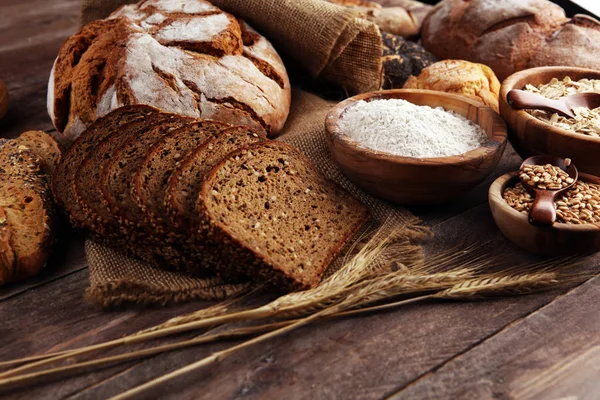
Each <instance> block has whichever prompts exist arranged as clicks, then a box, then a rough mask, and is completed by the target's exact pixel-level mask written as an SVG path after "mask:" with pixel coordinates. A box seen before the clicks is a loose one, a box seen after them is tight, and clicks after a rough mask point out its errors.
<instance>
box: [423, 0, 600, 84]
mask: <svg viewBox="0 0 600 400" xmlns="http://www.w3.org/2000/svg"><path fill="white" fill-rule="evenodd" d="M421 34H422V40H423V46H424V47H425V48H426V49H427V50H429V51H431V52H432V53H433V54H434V55H436V56H437V57H438V58H440V59H446V58H451V59H464V60H468V61H473V62H478V63H482V64H485V65H487V66H489V67H490V68H492V70H493V71H494V72H495V73H496V75H497V76H498V79H499V80H500V81H502V80H504V79H505V78H506V77H508V76H509V75H511V74H512V73H514V72H517V71H520V70H523V69H526V68H532V67H540V66H545V65H568V66H575V67H585V68H592V69H600V58H599V57H598V54H599V53H600V22H598V21H596V20H595V19H593V18H590V17H581V16H576V17H575V18H573V19H569V18H567V17H566V15H565V12H564V10H563V9H562V8H561V7H559V6H558V5H556V4H554V3H552V2H551V1H548V0H505V1H489V0H471V1H464V0H443V1H441V2H440V3H439V4H437V5H436V6H435V7H434V9H433V11H432V12H431V13H430V14H429V15H428V16H427V17H426V18H425V20H424V21H423V29H422V32H421Z"/></svg>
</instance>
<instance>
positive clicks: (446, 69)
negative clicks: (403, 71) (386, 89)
mask: <svg viewBox="0 0 600 400" xmlns="http://www.w3.org/2000/svg"><path fill="white" fill-rule="evenodd" d="M404 88H405V89H426V90H437V91H440V92H446V93H456V94H460V95H463V96H467V97H469V98H471V99H473V100H477V101H479V102H480V103H482V104H484V105H486V106H488V107H490V108H492V109H493V110H494V111H496V112H498V95H499V93H500V82H499V81H498V78H496V75H494V71H492V70H491V69H490V68H489V67H488V66H486V65H483V64H477V63H472V62H469V61H464V60H443V61H439V62H436V63H435V64H432V65H430V66H429V67H427V68H425V69H424V70H423V71H421V74H420V75H419V76H418V77H417V76H411V77H410V78H408V80H407V81H406V83H405V84H404Z"/></svg>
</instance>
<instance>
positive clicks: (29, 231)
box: [0, 174, 54, 285]
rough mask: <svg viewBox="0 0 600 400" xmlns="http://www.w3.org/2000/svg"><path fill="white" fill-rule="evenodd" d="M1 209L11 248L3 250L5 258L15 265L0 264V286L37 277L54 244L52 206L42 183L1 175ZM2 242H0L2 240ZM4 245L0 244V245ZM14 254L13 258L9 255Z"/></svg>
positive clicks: (4, 259) (5, 232)
mask: <svg viewBox="0 0 600 400" xmlns="http://www.w3.org/2000/svg"><path fill="white" fill-rule="evenodd" d="M0 181H2V185H0V208H1V209H2V210H3V214H4V216H1V217H0V218H2V220H4V222H3V223H1V224H0V229H1V228H2V226H3V225H8V226H9V227H10V230H7V229H4V233H3V236H4V237H6V236H7V235H8V247H9V248H10V250H7V249H6V247H7V246H6V243H4V245H3V247H5V249H4V251H3V252H4V254H6V257H1V258H2V260H3V261H5V262H9V261H11V260H12V265H8V264H4V265H3V264H0V270H2V271H1V272H0V285H2V284H4V283H7V282H13V281H16V280H21V279H25V278H28V277H30V276H33V275H35V274H37V273H38V272H39V271H40V270H41V269H42V268H43V266H44V265H45V263H46V260H47V259H48V256H49V254H50V250H51V245H52V243H53V242H54V239H53V236H52V228H53V226H54V217H53V204H52V199H51V196H50V191H49V188H48V187H47V186H46V189H45V190H43V189H41V188H40V186H39V182H35V183H33V184H32V183H31V182H29V181H27V180H25V179H23V178H18V177H9V176H7V175H4V174H3V175H0ZM2 240H3V239H0V241H2ZM0 246H1V245H0ZM10 251H12V256H11V254H10Z"/></svg>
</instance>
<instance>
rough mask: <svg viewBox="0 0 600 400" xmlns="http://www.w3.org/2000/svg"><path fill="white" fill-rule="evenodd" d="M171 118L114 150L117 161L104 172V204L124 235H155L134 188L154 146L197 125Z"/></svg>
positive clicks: (185, 118)
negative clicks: (132, 193) (183, 128)
mask: <svg viewBox="0 0 600 400" xmlns="http://www.w3.org/2000/svg"><path fill="white" fill-rule="evenodd" d="M169 115H170V116H172V117H171V118H169V119H168V120H167V121H165V122H162V123H160V124H157V125H156V126H154V127H153V128H152V129H151V130H149V131H147V132H146V133H145V134H144V135H140V136H134V137H130V138H129V140H127V141H126V142H125V143H122V144H120V146H119V147H118V148H115V153H114V157H113V158H112V159H111V160H109V162H108V163H106V164H105V167H104V169H103V170H102V174H101V176H100V180H99V183H100V185H99V186H100V189H101V190H102V197H103V201H104V203H105V205H106V206H107V207H108V208H109V210H110V212H111V214H112V215H114V216H115V217H116V218H117V219H118V220H119V224H120V229H121V233H122V234H125V235H131V234H135V235H140V236H142V237H144V236H152V235H153V232H151V230H150V229H147V228H146V226H145V223H144V213H143V212H142V211H141V209H140V208H139V207H138V206H137V204H136V202H135V201H134V199H133V197H132V196H131V184H132V181H133V175H134V173H135V171H136V170H137V169H138V168H139V167H140V165H141V163H142V162H143V161H144V158H145V156H146V155H147V154H148V151H149V150H150V149H151V148H152V146H154V145H155V144H156V143H157V142H158V141H159V140H161V139H162V138H164V137H165V135H168V134H169V133H170V132H173V131H174V130H176V129H179V128H182V127H183V126H185V125H188V124H190V123H192V122H195V121H197V120H196V119H193V118H187V117H182V116H179V115H176V114H169Z"/></svg>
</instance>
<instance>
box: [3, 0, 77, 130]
mask: <svg viewBox="0 0 600 400" xmlns="http://www.w3.org/2000/svg"><path fill="white" fill-rule="evenodd" d="M78 7H79V1H78V0H60V1H47V0H27V1H21V0H3V1H2V2H1V3H0V79H2V80H3V81H4V83H5V84H6V87H7V89H8V94H9V106H8V113H7V115H6V116H5V117H4V118H3V119H2V120H0V137H16V136H18V135H19V134H20V133H21V132H24V131H27V130H35V129H39V130H44V131H48V130H51V129H52V128H53V126H52V123H51V122H50V118H49V117H48V113H47V112H46V89H47V86H48V77H49V76H50V69H51V68H52V63H53V62H54V58H55V57H56V54H57V53H58V49H59V48H60V46H61V44H62V42H63V41H64V40H65V39H66V38H67V36H69V35H71V34H73V33H75V32H76V30H77V19H78Z"/></svg>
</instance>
